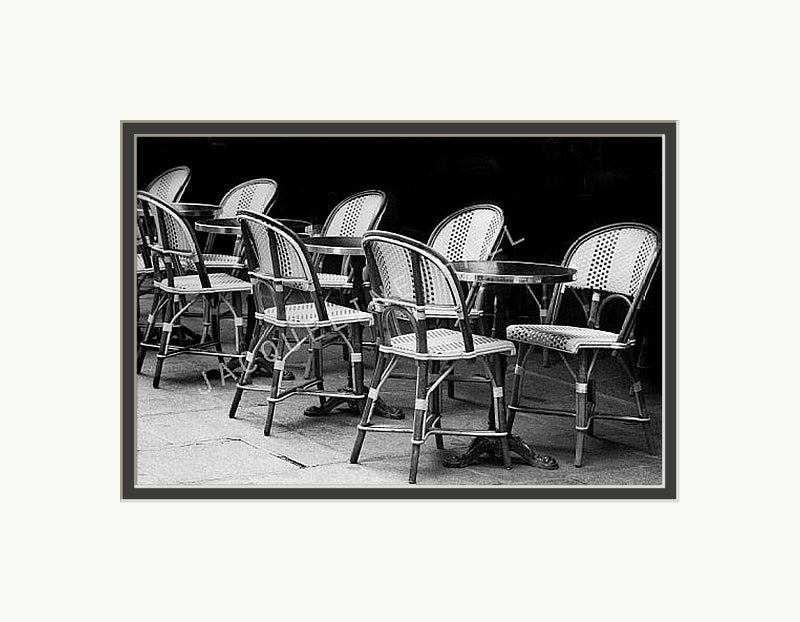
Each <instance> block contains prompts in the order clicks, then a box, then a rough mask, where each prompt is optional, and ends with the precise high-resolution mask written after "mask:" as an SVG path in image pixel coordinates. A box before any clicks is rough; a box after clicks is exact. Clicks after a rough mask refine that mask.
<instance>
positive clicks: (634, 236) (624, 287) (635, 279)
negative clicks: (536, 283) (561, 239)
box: [567, 228, 658, 296]
mask: <svg viewBox="0 0 800 622" xmlns="http://www.w3.org/2000/svg"><path fill="white" fill-rule="evenodd" d="M657 246H658V240H657V238H656V236H655V235H654V234H653V233H652V232H650V231H646V230H643V229H634V228H618V229H611V230H606V231H603V232H600V233H598V234H597V235H595V236H592V237H590V238H588V239H587V240H585V241H584V242H583V243H582V244H581V245H580V246H579V247H578V248H576V249H575V250H574V252H573V254H572V257H571V258H570V261H569V264H568V265H569V267H571V268H575V269H576V270H577V274H576V276H575V281H574V282H572V283H568V284H567V287H577V288H586V289H597V290H602V291H606V292H611V293H617V294H623V295H625V296H633V295H634V294H635V293H636V292H637V291H638V290H639V287H640V286H641V285H642V279H643V278H644V275H645V273H646V268H647V266H648V265H649V264H650V262H652V261H653V260H654V259H655V255H656V250H657Z"/></svg>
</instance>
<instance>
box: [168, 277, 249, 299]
mask: <svg viewBox="0 0 800 622" xmlns="http://www.w3.org/2000/svg"><path fill="white" fill-rule="evenodd" d="M208 280H209V281H210V283H211V288H210V289H207V288H204V287H203V285H202V283H201V282H200V276H199V275H197V274H188V275H184V276H176V277H174V285H172V286H171V285H170V284H169V281H168V280H167V279H164V280H162V281H158V282H156V283H155V286H156V287H158V288H159V289H162V290H164V291H165V292H175V293H180V294H191V293H201V292H208V291H212V290H213V291H219V292H249V291H250V283H248V282H247V281H243V280H242V279H237V278H236V277H235V276H232V275H230V274H227V273H225V272H212V273H210V274H209V275H208Z"/></svg>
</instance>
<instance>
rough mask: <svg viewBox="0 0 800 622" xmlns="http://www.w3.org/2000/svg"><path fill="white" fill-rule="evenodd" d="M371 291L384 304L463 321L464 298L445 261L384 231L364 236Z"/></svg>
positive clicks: (394, 234) (413, 243) (409, 239)
mask: <svg viewBox="0 0 800 622" xmlns="http://www.w3.org/2000/svg"><path fill="white" fill-rule="evenodd" d="M363 244H364V250H365V252H366V255H367V263H368V265H369V266H370V275H371V281H370V283H371V287H372V289H373V292H374V293H375V295H376V297H377V300H378V301H379V302H381V303H385V304H396V305H400V306H403V307H413V308H416V309H417V310H419V311H425V310H428V309H429V310H434V309H435V310H436V311H438V312H447V311H450V312H451V315H452V316H453V317H458V318H463V317H464V312H465V311H464V308H465V305H464V298H463V294H462V293H461V289H460V287H459V286H458V282H457V280H456V276H455V274H454V273H453V270H452V268H451V267H450V265H449V263H448V261H447V259H446V258H445V257H443V256H442V255H440V254H439V253H437V252H436V251H435V250H433V249H432V248H430V247H428V246H426V245H425V244H422V243H420V242H417V241H416V240H412V239H411V238H407V237H405V236H402V235H399V234H396V233H389V232H386V231H369V232H367V233H366V234H365V235H364V242H363Z"/></svg>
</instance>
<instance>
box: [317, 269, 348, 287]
mask: <svg viewBox="0 0 800 622" xmlns="http://www.w3.org/2000/svg"><path fill="white" fill-rule="evenodd" d="M317 278H318V279H319V286H320V287H322V288H324V289H353V284H352V283H351V282H350V281H349V280H348V277H347V275H346V274H333V273H331V272H317Z"/></svg>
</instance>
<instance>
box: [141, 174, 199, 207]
mask: <svg viewBox="0 0 800 622" xmlns="http://www.w3.org/2000/svg"><path fill="white" fill-rule="evenodd" d="M191 176H192V172H191V171H190V170H189V167H188V166H176V167H175V168H171V169H169V170H168V171H164V172H163V173H161V175H159V176H158V177H156V178H155V179H154V180H153V181H151V182H150V183H149V184H148V186H147V190H146V192H147V193H148V194H151V195H153V196H154V197H156V198H158V199H161V200H162V201H166V202H167V203H174V202H175V201H179V200H180V198H181V196H182V195H183V192H184V190H186V186H187V185H189V178H190V177H191Z"/></svg>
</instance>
